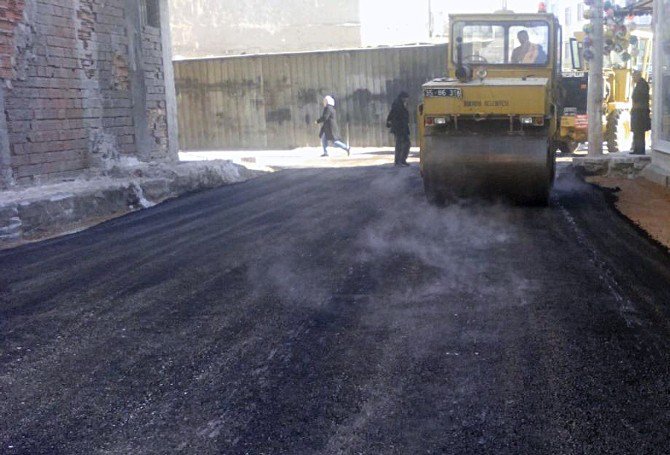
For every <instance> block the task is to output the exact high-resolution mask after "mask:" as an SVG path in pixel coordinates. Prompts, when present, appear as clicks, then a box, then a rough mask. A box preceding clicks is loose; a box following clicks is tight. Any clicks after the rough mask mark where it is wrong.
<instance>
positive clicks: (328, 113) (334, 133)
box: [316, 96, 351, 156]
mask: <svg viewBox="0 0 670 455" xmlns="http://www.w3.org/2000/svg"><path fill="white" fill-rule="evenodd" d="M316 123H317V124H318V123H323V126H321V131H319V137H320V138H321V145H322V146H323V155H321V156H328V141H330V142H332V143H333V145H335V147H339V148H341V149H342V150H346V151H347V156H349V155H350V154H351V147H349V146H348V145H347V144H345V143H344V142H342V140H341V139H340V127H339V126H338V125H337V112H336V111H335V100H334V99H333V97H332V96H326V97H325V98H324V99H323V113H322V114H321V117H320V118H319V119H318V120H317V121H316Z"/></svg>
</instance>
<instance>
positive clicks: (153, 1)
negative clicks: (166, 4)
mask: <svg viewBox="0 0 670 455" xmlns="http://www.w3.org/2000/svg"><path fill="white" fill-rule="evenodd" d="M158 1H159V0H140V10H141V14H142V23H143V24H144V25H150V26H151V27H156V28H160V26H161V13H160V6H159V5H158Z"/></svg>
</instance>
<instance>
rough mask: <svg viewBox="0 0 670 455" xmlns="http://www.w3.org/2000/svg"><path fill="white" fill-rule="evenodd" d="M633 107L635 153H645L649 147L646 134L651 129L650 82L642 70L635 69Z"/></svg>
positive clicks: (632, 125) (632, 129) (631, 118)
mask: <svg viewBox="0 0 670 455" xmlns="http://www.w3.org/2000/svg"><path fill="white" fill-rule="evenodd" d="M633 81H634V82H635V88H634V89H633V97H632V98H633V108H632V109H631V111H630V129H631V131H633V151H632V153H633V154H635V155H644V154H645V150H646V148H647V146H646V144H645V138H644V136H645V134H646V132H647V131H649V130H650V129H651V115H650V113H649V84H648V83H647V81H645V80H644V78H643V77H642V73H641V72H640V71H633Z"/></svg>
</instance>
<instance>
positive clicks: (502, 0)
mask: <svg viewBox="0 0 670 455" xmlns="http://www.w3.org/2000/svg"><path fill="white" fill-rule="evenodd" d="M501 2H502V5H501V6H502V10H503V11H507V0H501Z"/></svg>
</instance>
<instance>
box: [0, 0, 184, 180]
mask: <svg viewBox="0 0 670 455" xmlns="http://www.w3.org/2000/svg"><path fill="white" fill-rule="evenodd" d="M145 2H150V3H153V4H152V5H150V7H153V10H154V11H156V10H157V8H158V10H161V9H165V8H166V7H167V3H166V0H139V1H138V0H107V1H104V2H102V1H99V0H0V78H1V79H2V81H1V83H0V90H1V91H2V94H1V95H0V102H2V104H3V106H0V107H1V108H2V111H0V112H3V113H4V115H2V116H1V117H2V119H0V147H1V151H0V167H1V169H0V171H1V172H0V178H1V179H2V180H1V181H0V184H1V185H2V186H4V187H7V186H9V185H12V184H30V183H39V182H42V181H49V180H54V179H61V178H68V177H73V176H77V175H79V174H80V173H81V172H83V171H85V170H87V169H91V168H104V167H106V166H108V165H109V163H110V162H111V161H114V160H115V159H117V158H118V157H119V156H122V155H127V156H134V157H137V158H139V159H141V160H144V161H149V160H168V159H176V147H174V145H173V146H172V149H171V148H170V144H169V140H168V121H167V117H166V114H167V112H168V106H167V100H168V98H169V96H168V95H169V93H168V95H166V84H165V65H164V63H167V65H168V66H169V65H171V61H170V60H169V59H167V61H166V59H165V56H164V55H163V44H164V43H163V41H164V40H168V43H169V29H168V28H167V27H164V28H165V30H164V31H163V32H161V28H160V26H161V24H160V23H157V24H154V25H155V26H152V25H149V24H148V23H147V21H146V18H145V17H143V15H142V12H143V11H145V10H146V3H145ZM168 92H169V90H168Z"/></svg>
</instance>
